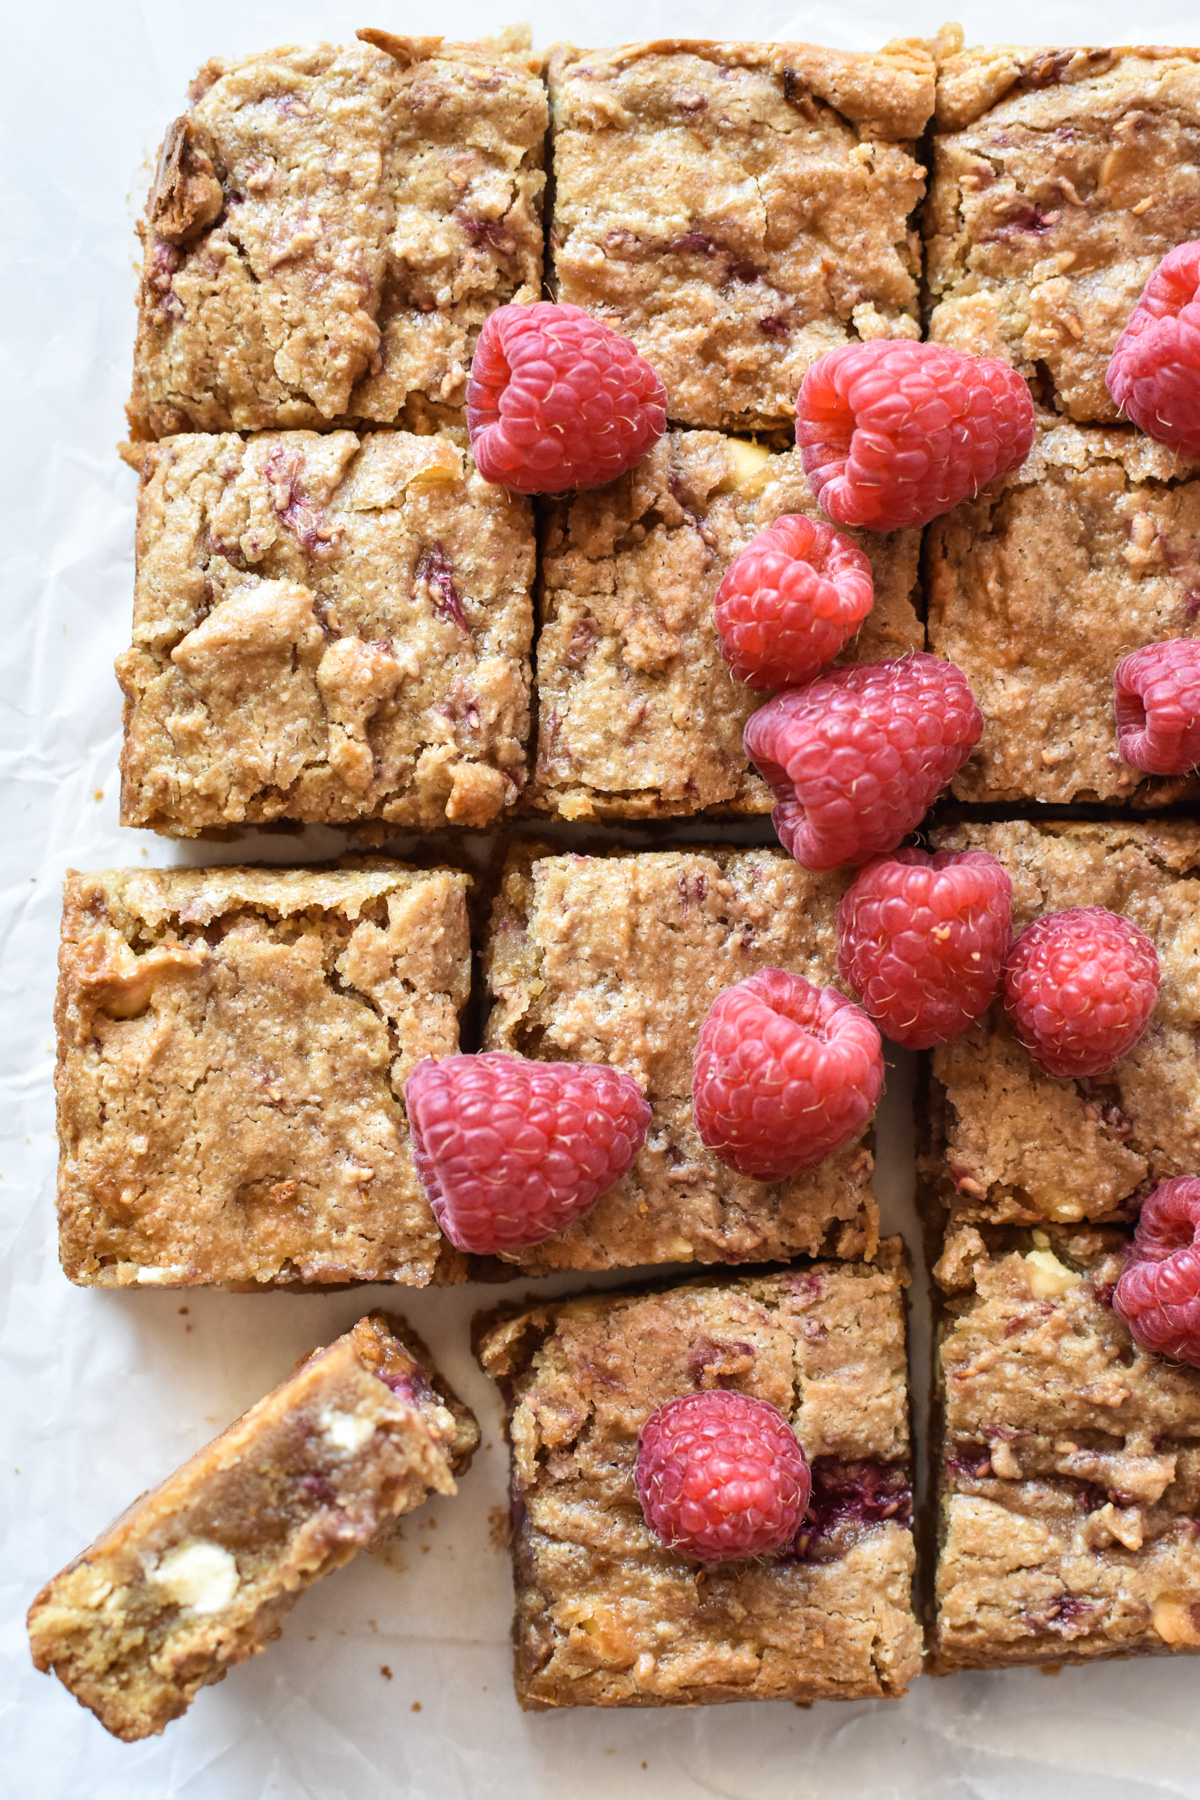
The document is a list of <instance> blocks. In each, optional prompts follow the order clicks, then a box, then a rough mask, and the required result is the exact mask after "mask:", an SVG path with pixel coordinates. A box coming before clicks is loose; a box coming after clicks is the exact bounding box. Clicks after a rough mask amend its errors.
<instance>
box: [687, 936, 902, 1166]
mask: <svg viewBox="0 0 1200 1800" xmlns="http://www.w3.org/2000/svg"><path fill="white" fill-rule="evenodd" d="M882 1088H883V1050H882V1047H881V1045H880V1042H879V1033H878V1032H877V1031H876V1029H875V1027H874V1025H872V1023H871V1021H870V1019H868V1017H867V1015H866V1013H865V1012H863V1011H862V1010H861V1009H860V1008H859V1007H857V1006H855V1005H854V1004H853V1003H852V1002H851V1001H849V1000H847V999H846V997H845V995H844V994H839V993H838V992H837V990H836V989H835V988H819V987H813V985H812V983H811V982H810V981H805V979H804V977H803V975H789V974H788V973H787V971H786V970H785V969H760V970H759V972H758V974H757V975H751V976H750V977H749V979H748V980H746V981H739V982H738V984H737V986H736V987H731V988H726V989H725V990H724V992H723V993H720V994H718V995H717V997H716V999H715V1000H714V1001H713V1004H712V1007H711V1008H710V1010H709V1014H708V1017H707V1018H706V1019H705V1021H704V1023H703V1025H702V1026H701V1027H700V1036H699V1038H698V1039H697V1041H696V1050H695V1055H694V1056H693V1059H692V1107H693V1111H694V1113H695V1117H696V1129H697V1131H698V1132H699V1133H700V1139H701V1142H702V1143H704V1144H707V1145H708V1148H709V1149H710V1150H713V1151H715V1152H716V1154H717V1156H718V1157H719V1158H720V1159H721V1161H722V1162H723V1163H725V1165H726V1166H727V1167H728V1168H730V1169H736V1170H737V1172H738V1174H739V1175H753V1176H754V1177H755V1178H756V1179H757V1180H759V1181H782V1180H783V1178H784V1177H785V1176H787V1175H795V1174H797V1173H798V1172H799V1170H801V1169H811V1168H812V1166H813V1164H814V1163H819V1162H820V1160H821V1158H822V1157H823V1156H828V1155H829V1153H830V1151H832V1150H839V1149H840V1148H841V1146H842V1145H843V1144H846V1143H849V1141H850V1139H851V1138H852V1137H853V1136H854V1135H855V1133H856V1132H858V1131H859V1130H860V1129H861V1128H862V1126H864V1125H865V1124H866V1122H867V1120H868V1119H869V1118H870V1116H871V1114H872V1113H873V1112H874V1111H875V1108H876V1106H877V1105H878V1104H879V1095H880V1092H881V1090H882Z"/></svg>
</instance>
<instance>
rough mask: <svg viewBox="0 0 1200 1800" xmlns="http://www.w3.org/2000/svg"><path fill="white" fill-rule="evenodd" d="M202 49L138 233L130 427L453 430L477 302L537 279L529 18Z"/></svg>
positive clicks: (148, 433)
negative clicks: (462, 37)
mask: <svg viewBox="0 0 1200 1800" xmlns="http://www.w3.org/2000/svg"><path fill="white" fill-rule="evenodd" d="M366 35H367V36H368V37H369V38H370V39H371V40H372V41H371V42H370V43H360V44H355V45H353V46H352V47H351V48H349V49H344V50H342V49H338V48H336V47H335V46H334V45H331V44H316V45H312V46H309V47H307V48H295V47H288V48H283V49H279V50H268V51H264V52H263V53H262V54H261V55H258V56H251V57H247V58H246V59H245V60H243V61H240V62H221V61H213V62H209V63H206V64H205V66H204V67H203V68H202V69H201V70H200V73H199V74H198V75H197V77H196V79H195V81H194V82H193V83H192V88H191V94H190V101H191V104H190V107H189V110H188V111H187V112H186V113H185V114H184V115H183V117H182V118H180V119H177V120H176V121H175V123H174V124H173V125H172V126H171V128H170V130H169V131H168V133H167V136H166V140H165V142H164V144H163V148H162V155H161V157H160V159H159V165H158V172H157V174H156V176H155V179H154V186H153V188H152V190H151V193H150V198H149V202H148V204H147V208H146V218H145V222H144V224H143V225H142V227H141V235H142V240H143V253H144V254H143V263H142V281H141V292H140V296H139V316H138V337H137V348H136V351H135V353H134V380H133V398H132V400H131V402H130V405H129V422H130V427H131V430H132V432H133V435H134V437H135V438H157V437H166V436H169V435H171V434H172V433H175V432H181V431H229V430H237V431H247V430H249V431H253V430H257V429H259V428H261V427H264V426H283V427H291V426H312V427H315V428H317V429H318V430H319V429H321V428H323V427H325V426H328V425H330V424H334V423H341V424H353V423H355V422H357V421H362V420H369V421H374V422H377V423H379V424H382V425H401V426H404V427H406V428H408V429H416V430H427V429H429V428H430V426H431V425H432V424H436V423H437V422H438V421H439V420H445V421H447V422H449V421H455V422H457V423H459V424H462V423H463V416H462V409H463V407H464V405H465V402H466V382H467V369H468V367H469V364H470V360H471V354H472V351H473V349H474V345H475V339H476V338H477V336H478V335H479V330H480V327H481V326H482V324H483V321H484V319H485V318H486V317H487V315H488V313H489V312H491V311H492V309H493V308H494V307H496V306H499V305H501V304H502V303H504V302H505V301H509V300H536V299H537V298H538V295H539V293H540V290H541V280H542V228H541V197H542V189H543V186H544V183H545V176H544V174H543V171H542V147H543V142H544V139H545V132H546V120H547V111H546V94H545V89H544V86H543V84H542V80H541V74H540V58H538V57H535V56H533V55H532V54H531V53H530V50H529V34H528V32H527V31H523V30H515V31H512V32H509V33H506V34H503V35H502V36H501V37H500V38H498V39H497V40H496V41H495V42H492V43H481V44H450V43H444V42H443V40H442V39H441V38H436V37H426V38H401V37H393V36H391V35H390V34H389V33H387V32H376V31H372V32H369V33H368V34H366Z"/></svg>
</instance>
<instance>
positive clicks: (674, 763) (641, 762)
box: [531, 431, 924, 819]
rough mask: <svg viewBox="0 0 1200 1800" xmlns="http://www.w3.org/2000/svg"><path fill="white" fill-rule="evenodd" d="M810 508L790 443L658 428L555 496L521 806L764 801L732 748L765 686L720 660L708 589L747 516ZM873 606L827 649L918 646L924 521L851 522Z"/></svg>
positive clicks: (858, 653) (614, 812) (623, 811)
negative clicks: (842, 642) (534, 715)
mask: <svg viewBox="0 0 1200 1800" xmlns="http://www.w3.org/2000/svg"><path fill="white" fill-rule="evenodd" d="M782 513H806V514H808V516H809V517H810V518H816V517H818V516H819V514H818V509H817V506H816V502H815V501H814V500H813V497H812V490H811V489H810V488H809V485H808V482H807V480H806V479H805V476H804V471H803V469H802V467H801V463H800V454H799V452H798V451H796V450H791V451H788V452H786V453H784V454H781V455H772V454H770V452H769V451H768V450H767V449H766V448H765V447H763V446H759V445H756V444H751V443H749V442H746V441H745V440H742V439H737V438H728V437H723V436H722V435H721V434H720V433H718V432H715V431H669V432H668V433H667V435H666V436H665V437H664V438H661V439H660V440H659V442H658V443H657V444H656V445H655V447H654V449H653V450H652V451H651V452H650V455H649V456H648V457H646V459H645V461H644V462H642V463H640V464H639V465H638V467H637V468H636V469H634V470H633V471H632V472H631V473H630V474H628V475H626V476H623V477H622V479H621V480H620V481H615V482H613V483H612V484H611V486H609V487H606V488H599V489H597V490H595V491H594V492H591V493H585V494H577V495H575V496H573V497H572V498H570V499H567V500H561V501H558V502H557V503H556V504H555V505H554V507H553V509H552V511H551V513H550V516H549V520H548V523H547V525H546V528H545V537H544V540H543V541H544V553H543V558H542V569H541V580H540V590H539V611H540V617H541V633H540V636H539V638H538V650H537V666H538V677H537V679H538V714H539V724H538V759H537V766H536V774H535V780H534V784H533V788H532V791H531V798H532V801H533V804H534V805H536V806H538V807H540V808H541V809H543V810H544V811H547V812H554V813H557V814H558V815H559V816H560V817H561V818H565V819H597V818H599V819H608V818H662V817H668V816H670V815H672V814H675V815H678V814H687V813H692V812H701V811H703V810H705V809H706V808H718V809H721V810H729V811H734V812H744V813H745V812H748V813H765V812H769V811H770V810H771V806H772V804H773V796H772V794H771V791H770V789H769V788H768V787H767V784H766V782H765V781H763V780H762V778H761V777H760V776H759V775H758V774H757V772H756V771H755V770H754V769H753V767H752V766H751V765H750V762H749V760H748V758H747V756H746V752H745V750H744V749H743V747H742V732H743V729H744V727H745V724H746V721H747V719H748V718H749V717H750V714H751V713H752V712H754V711H755V709H756V708H757V707H759V706H761V705H762V704H763V701H764V700H765V698H766V695H765V694H763V693H760V692H757V691H756V690H755V689H753V688H749V687H746V686H744V685H743V684H742V683H741V682H738V681H734V679H733V678H732V676H731V675H730V673H729V670H728V668H727V667H726V665H725V663H724V662H723V661H722V659H721V655H720V651H719V649H718V647H717V634H716V626H715V624H714V620H713V601H714V599H715V597H716V592H717V588H718V586H719V585H720V582H721V578H722V576H723V575H724V573H725V570H726V569H727V568H728V566H729V564H730V563H731V562H732V560H733V558H734V557H735V556H736V555H737V554H738V552H739V551H740V550H743V549H744V548H745V546H746V544H747V543H748V542H749V540H750V539H751V538H752V537H753V536H754V534H755V532H756V531H759V530H761V529H762V528H763V527H764V526H767V525H770V524H772V523H773V522H774V521H775V520H776V519H777V518H779V516H780V515H781V514H782ZM848 535H849V536H851V537H852V538H853V539H854V540H855V542H856V543H858V544H859V546H860V547H861V548H862V549H863V550H864V551H865V552H866V554H867V555H868V556H869V557H870V560H871V564H872V568H873V571H874V576H875V605H874V608H873V610H872V612H871V613H870V615H869V616H868V618H867V619H866V620H865V622H864V624H863V626H862V629H861V631H860V632H859V634H858V636H857V637H856V638H855V639H854V640H853V642H852V643H851V644H850V645H849V646H848V647H847V649H846V651H845V652H844V653H843V655H842V656H841V657H840V658H839V659H838V660H839V661H842V662H845V661H858V662H868V661H871V660H873V659H875V658H878V657H882V656H898V655H901V654H903V652H904V651H906V650H919V649H923V648H924V634H923V631H922V627H921V623H920V621H919V619H918V617H917V611H916V607H915V605H914V596H915V592H916V587H917V574H918V570H917V557H918V549H919V545H920V533H919V532H915V531H901V532H893V533H892V534H891V535H889V536H884V535H881V534H879V533H878V532H870V531H866V532H850V533H849V534H848Z"/></svg>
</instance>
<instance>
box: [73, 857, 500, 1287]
mask: <svg viewBox="0 0 1200 1800" xmlns="http://www.w3.org/2000/svg"><path fill="white" fill-rule="evenodd" d="M468 884H469V878H468V877H467V876H466V875H462V874H459V873H458V872H457V871H455V870H451V869H433V870H428V871H423V870H417V869H409V868H406V867H405V866H404V865H403V864H401V863H385V862H383V861H382V860H371V861H368V862H365V863H364V864H363V865H362V866H361V867H358V868H355V869H345V870H339V871H331V870H322V869H304V870H288V871H277V870H269V869H171V870H150V869H114V870H109V871H107V872H105V873H102V874H94V875H76V874H72V875H70V876H69V877H68V879H67V883H66V889H65V897H64V906H63V930H62V948H61V953H60V960H59V969H60V975H59V988H58V1003H57V1009H56V1022H57V1027H58V1073H57V1089H58V1127H59V1143H60V1147H61V1157H60V1163H59V1187H58V1206H59V1230H60V1254H61V1257H62V1264H63V1268H64V1270H65V1271H66V1273H67V1275H68V1276H69V1277H70V1278H71V1280H72V1281H76V1282H79V1283H80V1284H81V1285H83V1286H85V1287H124V1286H130V1285H137V1284H141V1285H152V1286H157V1287H186V1286H191V1285H194V1284H201V1283H209V1282H221V1283H230V1284H235V1285H243V1284H244V1285H247V1286H249V1287H251V1288H256V1287H260V1286H280V1285H301V1284H305V1283H310V1282H316V1283H321V1282H345V1281H400V1282H406V1283H408V1284H410V1285H412V1286H416V1287H423V1286H424V1285H425V1284H426V1283H427V1282H428V1281H430V1280H431V1279H432V1278H433V1277H434V1275H435V1272H436V1273H437V1274H438V1276H439V1278H442V1279H450V1278H452V1277H453V1276H454V1275H455V1274H456V1273H461V1268H460V1265H461V1263H462V1259H461V1258H459V1257H458V1256H457V1254H456V1253H454V1252H450V1251H448V1250H447V1249H446V1247H445V1246H444V1245H443V1242H442V1239H441V1236H440V1234H439V1232H438V1229H437V1226H436V1224H435V1223H434V1219H433V1215H432V1213H431V1212H430V1210H429V1206H428V1204H427V1203H426V1200H425V1196H424V1194H423V1192H422V1190H421V1187H420V1185H419V1183H418V1181H417V1176H416V1171H415V1169H414V1168H413V1163H412V1157H411V1154H410V1150H409V1138H408V1123H407V1119H406V1116H405V1112H404V1107H403V1103H402V1100H401V1091H402V1086H403V1083H404V1080H405V1078H406V1076H407V1075H408V1073H409V1071H410V1070H411V1069H412V1068H413V1066H414V1064H415V1063H416V1062H418V1061H419V1060H420V1058H421V1057H423V1056H446V1055H449V1054H451V1053H452V1052H454V1051H455V1050H457V1048H458V1009H459V1008H460V1007H461V1006H463V1005H464V1004H465V1003H466V999H467V994H468V991H469V988H470V968H471V964H470V942H469V937H468V929H467V910H466V903H465V898H464V894H465V890H466V888H467V886H468ZM439 1258H440V1261H439Z"/></svg>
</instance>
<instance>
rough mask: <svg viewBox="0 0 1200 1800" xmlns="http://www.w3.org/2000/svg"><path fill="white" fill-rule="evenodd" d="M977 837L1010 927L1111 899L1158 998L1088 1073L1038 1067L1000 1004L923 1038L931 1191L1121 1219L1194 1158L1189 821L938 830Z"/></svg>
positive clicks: (1196, 923)
mask: <svg viewBox="0 0 1200 1800" xmlns="http://www.w3.org/2000/svg"><path fill="white" fill-rule="evenodd" d="M933 843H934V846H935V848H938V849H953V850H966V849H977V850H988V851H990V852H991V853H992V855H993V856H997V857H999V859H1000V861H1001V862H1002V863H1003V864H1004V867H1005V868H1006V869H1007V870H1008V872H1009V874H1010V875H1011V877H1012V882H1013V929H1014V930H1015V931H1019V930H1021V928H1022V927H1023V926H1025V925H1027V924H1028V923H1029V921H1030V919H1032V918H1034V917H1036V916H1037V915H1038V914H1039V913H1043V912H1055V911H1058V910H1060V909H1062V908H1065V907H1070V906H1106V907H1108V908H1109V909H1110V910H1111V911H1113V912H1118V913H1122V914H1124V915H1125V917H1127V918H1129V919H1132V920H1133V922H1134V924H1135V925H1138V926H1140V928H1141V929H1142V930H1143V931H1144V932H1145V933H1146V935H1147V936H1148V937H1149V938H1150V939H1151V940H1152V941H1153V943H1154V945H1155V947H1156V949H1157V951H1158V957H1159V964H1160V968H1161V971H1162V986H1161V989H1160V992H1159V998H1158V1006H1157V1008H1156V1010H1155V1012H1154V1016H1153V1018H1152V1019H1151V1021H1150V1024H1149V1026H1148V1028H1147V1030H1146V1033H1145V1035H1144V1037H1143V1038H1142V1039H1141V1041H1140V1043H1138V1044H1136V1045H1135V1046H1134V1048H1133V1049H1132V1050H1131V1051H1130V1052H1129V1054H1128V1056H1125V1057H1123V1058H1122V1059H1121V1061H1120V1062H1119V1063H1118V1064H1117V1065H1116V1067H1115V1068H1114V1069H1113V1070H1112V1072H1111V1073H1110V1074H1109V1075H1107V1076H1105V1077H1103V1078H1097V1079H1095V1080H1089V1079H1081V1080H1078V1081H1066V1080H1058V1079H1056V1078H1055V1077H1053V1076H1050V1075H1045V1074H1043V1073H1042V1071H1041V1070H1040V1069H1039V1068H1037V1067H1036V1066H1035V1064H1034V1063H1033V1061H1032V1060H1031V1059H1030V1057H1029V1056H1028V1055H1027V1054H1026V1052H1025V1051H1024V1050H1023V1049H1022V1048H1021V1046H1020V1044H1019V1043H1018V1042H1017V1040H1016V1038H1015V1037H1014V1036H1013V1033H1012V1031H1011V1030H1010V1029H1009V1026H1008V1024H1007V1021H1006V1020H1005V1019H1004V1017H1003V1014H1002V1008H1001V1007H1000V1006H999V1005H998V1004H997V1005H995V1006H993V1008H992V1010H991V1012H990V1013H988V1014H987V1015H986V1016H985V1017H984V1018H983V1019H982V1020H981V1021H980V1023H979V1024H978V1025H974V1026H972V1028H971V1030H970V1031H968V1032H966V1033H965V1034H964V1035H963V1036H962V1037H960V1038H956V1039H955V1040H954V1042H953V1043H950V1044H946V1045H944V1046H943V1047H942V1048H941V1049H939V1050H935V1051H934V1053H933V1106H932V1113H933V1120H932V1124H933V1132H932V1136H933V1143H932V1158H933V1160H932V1164H931V1167H930V1170H929V1174H930V1177H931V1181H932V1187H933V1194H934V1197H935V1198H936V1199H937V1201H938V1202H939V1203H940V1204H942V1205H944V1206H945V1207H947V1208H948V1209H949V1210H950V1212H951V1215H952V1217H953V1218H954V1219H955V1220H960V1221H967V1222H979V1221H988V1222H992V1223H997V1224H1034V1225H1040V1224H1043V1223H1045V1222H1047V1221H1053V1222H1055V1223H1058V1224H1076V1223H1078V1222H1079V1221H1081V1220H1084V1219H1089V1220H1103V1219H1128V1218H1129V1217H1130V1215H1131V1213H1132V1212H1134V1211H1136V1209H1137V1205H1138V1202H1139V1201H1140V1200H1141V1199H1142V1197H1143V1196H1144V1195H1145V1194H1146V1193H1148V1192H1149V1191H1150V1189H1151V1188H1153V1187H1156V1186H1157V1185H1158V1183H1159V1182H1160V1181H1165V1180H1166V1179H1167V1178H1168V1177H1169V1176H1173V1175H1188V1174H1192V1173H1194V1172H1195V1170H1196V1169H1197V1168H1200V826H1197V825H1195V824H1192V823H1184V822H1171V823H1169V824H1168V823H1163V824H1159V825H1153V824H1147V825H1140V824H1110V825H1091V824H1047V825H1041V826H1038V825H1033V824H1029V823H1026V822H1024V821H1014V822H1012V823H1009V824H1005V825H967V826H958V827H954V828H950V829H945V830H941V831H937V832H935V833H934V836H933Z"/></svg>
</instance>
